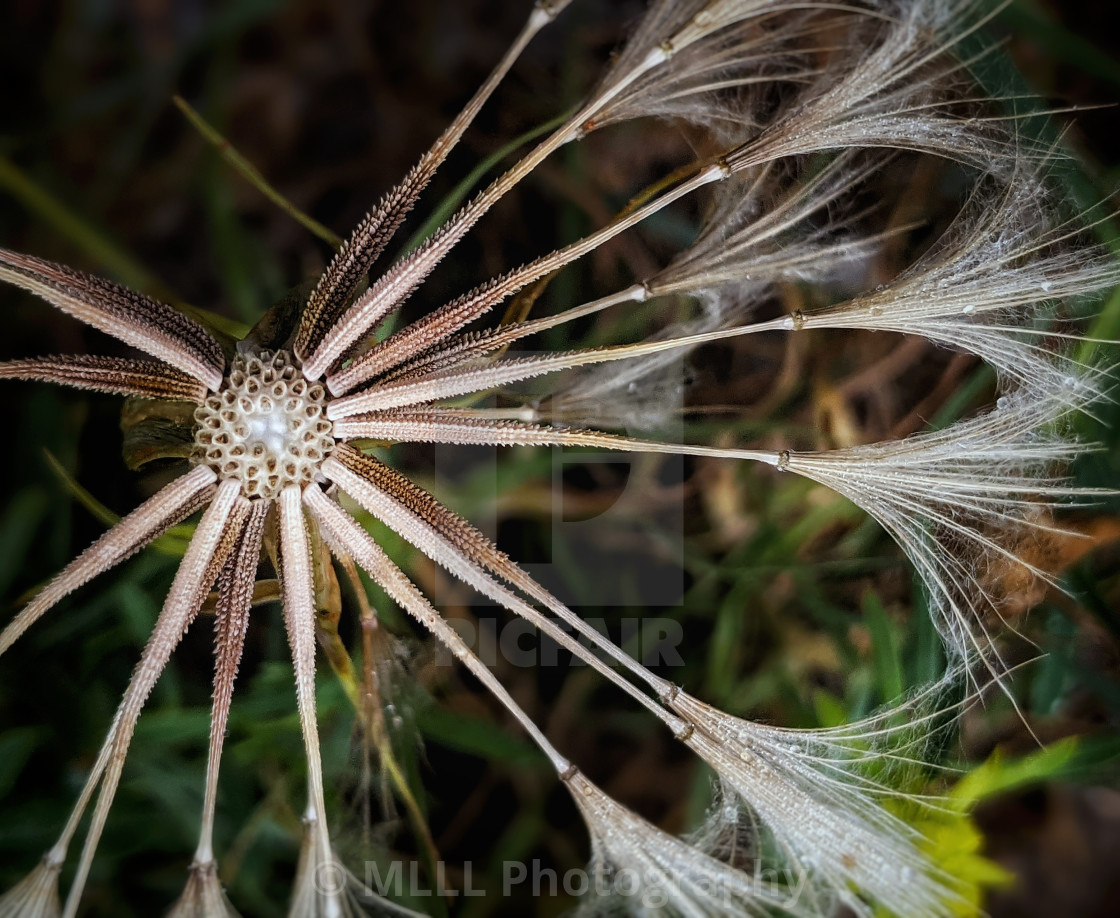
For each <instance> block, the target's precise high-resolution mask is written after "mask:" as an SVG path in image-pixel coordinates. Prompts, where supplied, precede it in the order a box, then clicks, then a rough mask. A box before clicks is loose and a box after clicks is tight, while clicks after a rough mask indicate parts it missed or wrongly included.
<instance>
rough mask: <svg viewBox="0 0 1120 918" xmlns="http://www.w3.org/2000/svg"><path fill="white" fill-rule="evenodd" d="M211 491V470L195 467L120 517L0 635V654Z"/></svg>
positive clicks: (201, 502)
mask: <svg viewBox="0 0 1120 918" xmlns="http://www.w3.org/2000/svg"><path fill="white" fill-rule="evenodd" d="M213 491H214V473H213V472H211V471H210V470H209V469H206V468H201V467H200V468H196V469H193V470H192V471H191V472H189V473H188V474H186V475H184V476H183V477H182V478H178V479H176V480H175V481H173V482H171V484H169V485H166V486H165V487H164V488H163V490H162V491H160V492H158V493H157V494H156V495H155V496H154V497H151V498H149V499H148V500H147V501H145V502H144V503H143V504H141V505H140V506H139V507H137V508H136V509H135V510H133V511H132V512H131V513H129V514H128V515H127V516H125V517H124V518H122V519H121V521H120V522H119V523H117V525H116V526H114V527H113V528H112V529H110V530H109V531H108V532H106V533H105V534H104V535H103V536H101V538H99V539H98V540H97V541H96V542H94V543H93V544H92V545H91V546H90V547H89V548H87V549H86V550H85V551H84V552H82V554H80V555H78V557H77V558H75V559H74V560H73V561H71V562H70V563H69V564H68V565H67V566H66V568H65V569H64V570H63V571H62V572H61V573H60V574H59V575H58V576H57V577H55V578H54V580H52V581H51V582H50V583H49V584H47V586H46V587H44V588H43V590H42V591H41V592H40V593H39V594H38V595H37V596H36V597H35V598H34V599H32V600H31V602H29V603H28V604H27V606H26V607H25V608H24V609H23V610H22V611H21V612H20V613H19V615H17V616H16V617H15V618H14V619H13V620H12V621H11V623H10V624H9V625H8V626H7V627H6V628H5V629H4V631H3V633H0V654H2V653H3V652H4V651H6V650H7V649H8V648H9V647H11V646H12V644H13V643H14V642H15V641H16V639H17V638H19V636H20V635H21V634H23V632H24V631H26V630H27V629H28V628H30V627H31V625H33V624H34V623H35V622H36V621H38V619H39V618H40V617H41V616H42V615H43V614H44V613H46V612H47V611H48V610H49V609H50V608H51V607H52V606H54V605H55V604H56V603H57V602H58V601H59V600H60V599H62V598H63V597H64V596H66V595H68V594H69V593H72V592H73V591H74V590H76V589H78V587H80V586H82V585H83V584H85V583H88V582H89V581H90V580H92V579H93V578H94V577H96V576H97V575H98V574H101V573H104V572H105V571H107V570H109V569H110V568H111V567H114V566H115V565H117V564H119V563H120V562H121V561H123V560H124V559H125V558H128V557H130V556H131V555H133V554H135V553H136V552H138V551H139V550H140V549H141V548H143V547H144V546H145V545H147V544H148V543H149V542H151V541H152V539H154V538H156V536H158V535H159V534H160V533H162V532H164V531H166V530H167V529H168V528H170V527H171V526H174V525H175V524H176V523H178V522H179V521H180V520H182V519H184V518H186V517H187V516H189V515H190V514H191V513H193V512H194V511H195V510H197V509H198V508H199V507H201V506H202V505H203V504H204V503H206V501H207V500H209V499H210V496H211V495H212V494H213Z"/></svg>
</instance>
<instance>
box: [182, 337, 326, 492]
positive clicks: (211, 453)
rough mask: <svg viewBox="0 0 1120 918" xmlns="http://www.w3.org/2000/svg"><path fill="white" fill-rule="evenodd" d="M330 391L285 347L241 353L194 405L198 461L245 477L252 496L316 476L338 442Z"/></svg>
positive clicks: (239, 478)
mask: <svg viewBox="0 0 1120 918" xmlns="http://www.w3.org/2000/svg"><path fill="white" fill-rule="evenodd" d="M326 407H327V393H326V390H325V389H324V388H323V386H321V385H320V384H319V383H314V382H308V381H307V380H306V379H305V378H304V377H303V374H302V373H300V371H299V369H298V368H297V367H296V365H295V362H294V361H293V360H292V357H291V355H289V354H288V353H287V352H286V351H275V352H273V351H261V352H260V353H259V354H247V355H246V354H238V355H237V356H236V357H235V358H234V359H233V363H232V365H231V366H230V371H229V375H228V376H227V377H226V378H225V380H224V382H223V384H222V388H221V390H220V391H218V392H216V393H214V394H213V395H211V396H209V397H208V398H207V399H206V401H205V402H204V403H203V404H202V405H200V406H199V407H198V408H197V409H196V410H195V413H194V419H195V424H196V427H195V435H194V443H195V451H194V461H195V462H198V463H205V464H206V465H209V466H210V467H211V468H212V469H214V471H215V472H217V474H218V476H219V477H220V478H232V479H235V480H237V481H240V482H241V489H242V491H243V493H244V494H245V496H246V497H262V498H265V499H268V500H270V499H273V498H276V497H278V496H279V495H280V492H281V491H282V490H283V489H284V488H285V487H286V486H287V485H290V484H299V485H306V484H309V483H310V482H312V481H314V480H315V477H316V475H317V474H318V470H319V466H320V464H321V463H322V461H323V460H324V459H325V458H326V457H327V456H328V455H329V454H330V452H331V450H332V449H333V448H334V438H333V437H332V436H331V422H330V420H328V418H327V414H326Z"/></svg>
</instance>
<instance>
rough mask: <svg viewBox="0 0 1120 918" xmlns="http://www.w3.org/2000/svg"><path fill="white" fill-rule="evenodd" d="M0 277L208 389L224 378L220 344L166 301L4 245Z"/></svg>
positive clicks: (0, 253) (0, 252)
mask: <svg viewBox="0 0 1120 918" xmlns="http://www.w3.org/2000/svg"><path fill="white" fill-rule="evenodd" d="M0 280H6V281H8V282H9V283H12V284H15V285H16V286H18V287H22V288H23V289H24V290H28V291H30V292H31V293H34V294H35V295H36V296H39V297H42V298H43V299H44V300H46V301H47V302H48V303H50V304H51V305H52V306H56V307H57V308H59V309H61V310H62V311H63V312H65V313H67V314H69V315H72V316H74V317H75V318H77V319H80V320H81V321H83V322H85V323H86V324H88V325H92V326H93V327H94V328H96V329H98V330H100V331H103V332H105V333H106V334H108V335H112V336H113V337H114V338H119V339H120V340H121V341H124V342H125V343H126V344H130V345H132V346H133V347H136V348H139V349H140V350H142V351H144V352H146V353H148V354H150V355H151V356H153V357H156V358H158V359H159V360H162V361H164V362H165V363H168V364H170V365H171V366H173V367H175V368H176V369H179V370H182V371H183V372H184V373H187V374H188V375H190V376H192V377H194V378H195V379H197V380H198V381H199V382H201V383H202V384H203V385H205V386H206V387H207V388H209V389H217V388H218V386H219V384H220V383H221V381H222V369H223V368H224V366H225V357H224V356H223V354H222V348H221V345H219V344H218V342H217V341H216V340H215V339H214V337H213V336H212V335H211V334H210V333H209V332H207V331H206V330H205V329H204V328H203V327H202V326H201V325H199V324H198V323H197V322H195V321H194V320H193V319H190V318H188V317H187V316H185V315H183V314H182V313H181V312H179V310H177V309H174V308H172V307H171V306H168V305H167V304H166V303H161V302H159V301H158V300H153V299H151V298H150V297H146V296H143V295H142V294H139V293H136V292H135V291H132V290H129V289H128V288H127V287H122V286H120V285H119V284H114V283H112V282H111V281H107V280H103V279H102V278H100V277H94V276H93V275H92V274H83V273H81V272H79V271H74V270H72V269H71V268H67V267H65V266H63V265H57V264H54V263H53V262H49V261H44V260H43V259H41V258H34V257H33V256H30V255H21V254H19V253H18V252H9V251H6V250H4V249H0Z"/></svg>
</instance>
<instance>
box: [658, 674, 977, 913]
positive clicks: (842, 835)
mask: <svg viewBox="0 0 1120 918" xmlns="http://www.w3.org/2000/svg"><path fill="white" fill-rule="evenodd" d="M931 694H936V693H931ZM927 700H928V699H927ZM666 701H667V703H668V704H669V706H670V707H671V708H672V709H673V710H675V711H676V712H677V713H678V714H680V715H681V716H682V717H684V718H685V719H687V720H688V721H689V722H690V723H691V724H693V726H694V727H695V731H694V732H693V733H692V735H691V736H689V737H688V738H687V739H685V740H684V741H685V742H686V743H687V745H688V746H689V747H691V748H692V749H693V750H694V751H695V752H696V753H697V754H698V755H699V756H701V757H702V758H703V759H704V760H705V761H706V762H707V763H708V764H709V765H710V766H711V767H712V768H713V769H714V770H715V772H716V774H717V776H718V777H719V779H720V781H721V782H722V784H723V787H724V793H725V794H726V795H728V796H729V798H730V799H739V800H742V801H743V802H744V803H745V804H746V805H747V806H748V807H749V809H750V811H751V812H752V813H754V814H755V815H756V816H757V817H758V820H759V821H760V822H761V823H762V826H763V827H764V828H765V829H766V831H767V833H768V834H769V836H770V837H771V838H772V839H773V841H774V843H775V845H776V846H777V848H778V852H779V854H780V857H781V860H782V861H783V862H784V861H786V860H787V859H788V862H789V863H791V864H793V865H794V867H795V868H796V869H797V870H798V871H801V872H804V874H805V875H806V876H807V877H808V881H809V883H810V884H812V885H813V887H814V888H819V894H820V895H821V896H822V897H823V898H825V899H832V900H834V901H836V902H839V903H843V905H845V906H846V907H847V908H849V909H851V910H852V911H853V912H855V913H856V914H858V915H871V914H872V908H871V906H870V905H869V902H874V903H878V904H880V905H882V906H884V907H885V908H887V909H888V910H889V911H890V912H891V913H892V914H896V915H907V916H909V915H922V916H928V918H934V916H948V915H951V914H955V911H954V905H956V904H959V902H960V897H959V893H958V892H957V889H956V884H955V882H954V881H953V879H952V878H951V877H949V876H947V875H944V874H943V873H941V872H940V871H938V870H937V869H936V868H935V867H934V866H933V864H932V862H931V861H930V860H929V858H928V857H927V856H926V855H925V854H924V853H923V852H922V851H921V849H920V847H919V842H920V836H919V835H918V834H917V833H916V832H915V831H914V830H913V829H911V828H910V827H909V826H908V825H907V824H906V823H905V822H903V821H902V820H901V819H899V818H897V817H896V816H894V815H892V814H891V813H890V812H889V811H888V810H887V809H886V808H884V806H883V805H882V802H881V801H882V798H883V797H884V796H893V795H899V794H901V790H900V789H898V788H895V787H892V786H891V785H890V784H889V783H888V782H887V781H886V780H885V779H884V777H883V774H882V773H883V772H884V771H885V770H884V768H883V767H882V766H883V765H884V764H887V765H889V764H890V763H891V760H892V759H893V760H895V761H897V760H899V758H900V757H904V756H905V755H906V753H907V751H908V746H909V745H911V744H912V743H913V742H915V740H913V739H912V731H918V732H919V733H920V732H921V730H922V726H923V724H922V723H921V721H919V722H918V723H914V724H912V723H904V724H903V725H902V726H898V725H897V721H898V719H899V718H900V717H902V718H905V719H906V721H909V719H910V718H911V717H913V716H914V714H915V712H916V711H918V712H920V710H921V709H920V707H919V706H917V705H915V704H913V703H911V704H905V705H903V706H901V707H899V708H896V709H894V710H893V711H888V712H885V713H884V714H883V715H881V716H878V717H875V718H873V719H870V720H867V721H863V722H860V723H856V724H851V725H849V726H847V727H845V728H841V729H840V730H831V731H830V730H821V731H814V730H781V729H775V728H771V727H766V726H763V725H760V724H755V723H752V722H750V721H747V720H743V719H742V718H737V717H732V716H730V715H728V714H724V713H723V712H722V711H719V710H717V709H715V708H712V707H710V706H709V705H706V704H703V703H702V702H700V701H698V700H696V699H695V698H692V697H690V696H688V695H686V694H684V693H683V692H678V693H676V694H675V695H674V696H673V697H671V698H668V699H666ZM922 719H923V720H927V721H928V720H929V719H930V718H929V717H924V718H922ZM892 723H894V724H895V725H894V726H892ZM925 726H927V727H928V726H929V724H928V723H927V724H926V725H925ZM892 746H893V749H892V748H891V747H892ZM911 754H912V751H911ZM717 818H722V817H721V816H720V814H717Z"/></svg>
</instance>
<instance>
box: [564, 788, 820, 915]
mask: <svg viewBox="0 0 1120 918" xmlns="http://www.w3.org/2000/svg"><path fill="white" fill-rule="evenodd" d="M563 777H564V780H565V782H566V783H567V785H568V789H569V790H570V791H571V793H572V798H573V799H574V800H575V802H576V805H577V806H578V807H579V811H580V813H581V814H583V818H584V821H585V822H586V823H587V828H588V832H589V833H590V834H591V856H592V863H591V871H590V872H591V877H590V878H589V886H590V893H591V894H592V898H591V901H590V902H589V903H588V904H589V905H590V906H591V907H592V908H594V907H595V905H596V904H597V900H596V898H595V897H596V896H598V897H612V898H614V899H615V900H616V904H620V905H621V906H622V907H623V908H624V909H625V910H626V912H627V913H629V914H634V915H645V916H652V915H661V914H664V913H665V912H664V910H665V909H668V910H669V913H670V914H673V915H681V916H685V918H717V916H723V915H744V916H750V918H763V916H767V915H774V914H778V913H780V914H786V915H796V916H809V915H814V914H817V912H816V909H814V908H812V907H811V905H810V896H809V894H807V893H806V890H805V888H804V883H803V882H802V881H801V878H798V877H796V876H790V877H789V878H788V879H789V882H788V884H787V885H779V884H778V883H776V882H774V883H769V882H762V881H760V880H759V879H757V878H756V877H754V876H752V875H751V874H748V873H746V872H744V871H742V870H739V869H737V868H735V867H732V866H731V865H729V864H725V863H723V862H722V861H720V860H717V859H716V858H714V857H711V856H710V855H708V854H705V853H703V852H702V851H700V850H698V849H697V848H696V847H695V846H694V845H692V844H690V843H689V842H686V841H683V840H681V839H679V838H674V837H673V836H672V835H669V834H668V833H666V832H663V831H661V830H660V829H658V828H657V827H656V826H654V825H651V824H650V823H649V822H647V821H646V820H644V819H642V818H641V817H640V816H638V815H637V814H635V813H633V812H632V811H630V810H628V809H627V808H626V807H624V806H622V805H621V804H620V803H618V802H617V801H615V800H613V799H612V798H611V797H609V796H608V795H607V794H605V793H603V791H601V790H600V789H599V788H598V787H596V786H595V785H594V784H592V783H591V782H590V781H589V780H588V779H587V778H586V777H584V775H583V774H581V773H580V772H579V771H577V770H575V769H572V770H571V771H570V772H569V773H568V774H566V775H564V776H563Z"/></svg>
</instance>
